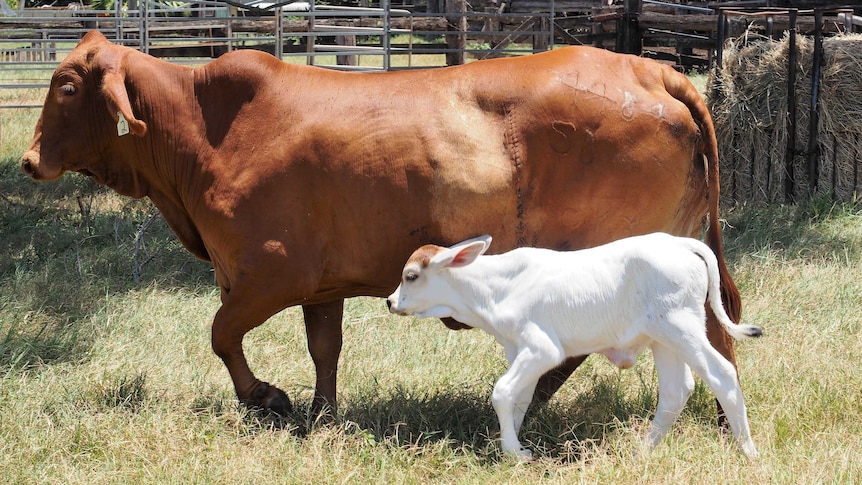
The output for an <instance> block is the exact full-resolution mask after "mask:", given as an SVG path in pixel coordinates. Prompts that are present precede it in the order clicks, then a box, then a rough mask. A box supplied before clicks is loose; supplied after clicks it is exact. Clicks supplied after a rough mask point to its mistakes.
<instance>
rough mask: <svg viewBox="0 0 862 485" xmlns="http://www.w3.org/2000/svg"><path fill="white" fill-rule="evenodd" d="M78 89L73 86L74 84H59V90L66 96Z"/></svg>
mask: <svg viewBox="0 0 862 485" xmlns="http://www.w3.org/2000/svg"><path fill="white" fill-rule="evenodd" d="M77 91H78V88H76V87H75V85H74V84H64V85H62V86H60V92H61V93H63V94H65V95H66V96H71V95H73V94H75V93H76V92H77Z"/></svg>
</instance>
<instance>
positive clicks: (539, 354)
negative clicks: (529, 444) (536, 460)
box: [491, 327, 565, 459]
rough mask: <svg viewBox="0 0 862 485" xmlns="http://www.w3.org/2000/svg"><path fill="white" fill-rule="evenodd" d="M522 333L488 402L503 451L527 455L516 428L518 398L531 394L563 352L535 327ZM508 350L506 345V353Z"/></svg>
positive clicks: (520, 415) (520, 413)
mask: <svg viewBox="0 0 862 485" xmlns="http://www.w3.org/2000/svg"><path fill="white" fill-rule="evenodd" d="M522 335H523V337H524V340H526V342H525V343H524V344H522V346H520V347H519V348H517V351H515V352H513V353H514V354H515V357H514V359H512V364H511V365H510V366H509V369H508V370H507V371H506V372H505V373H504V374H503V375H502V377H500V379H499V380H498V381H497V383H496V384H495V385H494V392H493V393H492V394H491V404H492V405H493V406H494V411H495V412H496V413H497V418H498V419H499V421H500V440H501V447H502V448H503V452H504V453H507V454H511V455H514V456H516V457H520V458H526V459H529V458H531V457H532V453H531V452H530V450H528V449H526V448H524V447H523V446H521V442H520V441H519V440H518V430H519V428H520V426H521V422H522V421H523V417H524V412H523V411H519V410H518V401H519V399H526V397H525V396H529V395H531V394H532V391H533V389H535V387H536V383H537V382H538V381H539V377H541V376H542V374H544V373H545V372H547V371H549V370H550V369H553V368H554V367H555V366H557V365H558V364H559V363H560V362H562V361H563V359H564V358H565V355H564V353H563V349H562V346H561V345H560V344H559V342H557V341H556V339H553V338H551V337H550V336H549V335H547V334H545V333H543V332H541V331H538V329H537V328H535V327H534V328H532V329H527V330H525V331H524V332H523V334H522ZM510 352H511V351H509V350H508V349H507V354H508V353H510ZM524 408H526V405H524ZM525 410H526V409H524V411H525Z"/></svg>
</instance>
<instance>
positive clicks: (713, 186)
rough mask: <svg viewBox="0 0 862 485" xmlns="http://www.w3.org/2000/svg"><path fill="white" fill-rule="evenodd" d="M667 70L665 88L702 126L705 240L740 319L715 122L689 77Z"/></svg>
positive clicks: (728, 305)
mask: <svg viewBox="0 0 862 485" xmlns="http://www.w3.org/2000/svg"><path fill="white" fill-rule="evenodd" d="M664 72H665V74H664V81H665V89H666V90H667V92H668V93H669V94H670V95H671V96H673V97H674V98H676V99H678V100H680V101H682V102H683V103H684V104H685V105H686V106H687V107H688V109H689V111H690V112H691V115H692V117H693V118H694V121H695V123H697V126H698V127H699V128H700V140H701V143H700V145H701V146H700V148H701V153H702V155H703V157H704V158H705V161H706V166H705V167H704V172H705V173H706V185H707V210H708V211H709V225H708V226H707V230H706V237H705V240H706V243H707V244H708V245H709V247H710V248H711V249H712V251H713V252H714V253H715V256H716V258H717V260H718V271H719V275H720V278H721V279H720V281H721V300H722V301H723V302H724V308H725V309H726V310H727V314H728V315H729V316H730V319H731V320H733V321H734V322H738V321H739V320H740V318H741V317H742V299H741V298H740V297H739V289H738V288H737V287H736V283H734V282H733V278H731V276H730V271H728V269H727V263H726V262H725V260H724V248H723V247H722V243H721V226H720V224H719V218H718V204H719V180H718V140H717V139H716V136H715V126H713V123H712V116H711V115H710V114H709V110H708V109H707V107H706V103H705V102H704V100H703V97H702V96H701V95H700V93H699V92H697V89H695V87H694V86H692V84H691V83H690V82H689V81H688V79H687V78H686V77H685V76H683V75H681V74H680V73H678V72H676V71H674V70H673V69H672V68H671V67H669V66H666V67H665V71H664Z"/></svg>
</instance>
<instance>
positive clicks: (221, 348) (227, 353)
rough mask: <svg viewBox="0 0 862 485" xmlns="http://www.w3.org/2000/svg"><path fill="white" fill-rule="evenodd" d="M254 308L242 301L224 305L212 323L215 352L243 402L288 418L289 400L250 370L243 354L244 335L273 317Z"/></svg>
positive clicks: (291, 409)
mask: <svg viewBox="0 0 862 485" xmlns="http://www.w3.org/2000/svg"><path fill="white" fill-rule="evenodd" d="M255 309H256V306H255V305H254V304H253V303H252V302H249V301H245V302H243V301H242V300H241V299H233V300H230V301H227V302H224V303H223V304H222V307H221V308H220V309H219V311H218V312H217V313H216V316H215V320H213V327H212V347H213V351H214V352H215V353H216V355H218V356H219V357H220V358H221V360H222V362H224V365H225V366H226V367H227V370H228V372H229V373H230V377H231V379H232V380H233V385H234V389H235V390H236V395H237V397H238V398H239V401H240V402H241V403H243V404H245V405H246V406H249V407H261V408H264V409H267V410H269V411H271V412H273V413H276V414H279V415H281V416H286V415H287V414H289V413H290V412H292V411H293V406H291V404H290V399H289V398H288V397H287V395H286V394H285V393H284V392H283V391H282V390H281V389H279V388H277V387H275V386H271V385H269V384H267V383H266V382H262V381H260V380H258V379H257V378H256V377H255V376H254V374H253V373H252V372H251V369H249V367H248V362H247V361H246V360H245V354H243V351H242V339H243V337H244V336H245V334H246V333H248V332H249V331H250V330H251V329H253V328H255V327H257V326H258V325H260V324H262V323H263V322H265V321H266V319H268V318H269V317H270V316H272V315H271V314H270V313H268V312H266V311H262V310H257V311H255Z"/></svg>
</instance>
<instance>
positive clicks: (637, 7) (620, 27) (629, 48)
mask: <svg viewBox="0 0 862 485" xmlns="http://www.w3.org/2000/svg"><path fill="white" fill-rule="evenodd" d="M641 4H642V2H641V0H624V3H623V5H624V9H625V10H624V11H625V14H624V15H623V18H622V19H620V20H618V21H617V45H616V51H617V52H622V53H625V54H635V55H640V54H641V53H642V51H643V39H642V38H641V32H640V25H638V16H639V15H640V11H641Z"/></svg>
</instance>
